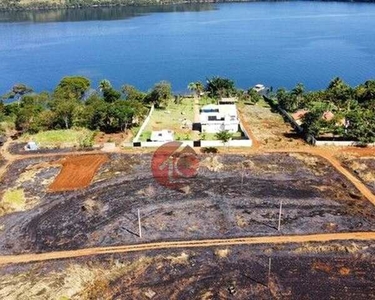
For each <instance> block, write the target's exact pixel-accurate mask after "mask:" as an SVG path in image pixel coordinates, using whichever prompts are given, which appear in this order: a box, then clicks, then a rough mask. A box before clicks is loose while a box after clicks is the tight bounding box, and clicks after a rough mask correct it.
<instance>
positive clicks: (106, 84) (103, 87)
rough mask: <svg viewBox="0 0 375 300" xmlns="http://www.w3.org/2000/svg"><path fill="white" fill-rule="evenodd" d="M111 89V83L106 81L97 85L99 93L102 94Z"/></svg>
mask: <svg viewBox="0 0 375 300" xmlns="http://www.w3.org/2000/svg"><path fill="white" fill-rule="evenodd" d="M111 87H112V84H111V82H110V81H109V80H108V79H103V80H102V81H100V83H99V90H100V91H101V92H103V91H105V90H109V89H110V88H111Z"/></svg>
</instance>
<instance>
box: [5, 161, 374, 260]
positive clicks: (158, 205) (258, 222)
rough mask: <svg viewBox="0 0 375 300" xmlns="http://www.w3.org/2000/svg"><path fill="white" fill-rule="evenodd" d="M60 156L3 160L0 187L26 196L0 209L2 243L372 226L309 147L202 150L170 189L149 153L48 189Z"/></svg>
mask: <svg viewBox="0 0 375 300" xmlns="http://www.w3.org/2000/svg"><path fill="white" fill-rule="evenodd" d="M58 159H60V158H52V157H48V158H35V159H24V160H20V161H17V162H15V163H14V164H13V165H12V166H11V167H10V169H9V170H8V173H7V174H6V176H5V177H4V179H3V181H2V183H1V186H0V189H1V190H3V191H4V190H6V189H13V188H15V186H16V188H17V189H23V191H24V194H25V197H26V202H27V201H29V199H32V202H31V203H32V205H31V204H30V205H29V206H27V207H26V210H24V211H16V212H13V213H10V214H7V215H4V216H2V217H0V228H1V230H0V253H2V254H15V253H23V252H48V251H54V250H63V249H77V248H85V247H92V246H99V245H100V246H104V245H119V244H132V243H140V242H149V241H156V240H157V241H163V240H189V239H207V238H224V237H239V236H264V235H280V234H281V235H289V234H308V233H321V232H347V231H373V230H375V208H374V207H373V206H372V205H371V204H370V203H369V202H368V201H367V200H366V199H364V198H363V197H362V196H361V195H360V194H359V193H358V191H357V190H356V189H355V188H354V187H353V186H352V184H351V183H350V182H349V181H347V180H346V179H345V178H344V177H343V176H342V175H341V174H339V173H338V172H336V170H335V169H334V168H333V167H331V166H330V165H329V164H328V163H327V162H326V161H325V160H323V159H320V158H317V157H313V156H308V155H302V154H290V155H289V154H263V155H260V154H259V155H249V156H241V155H225V156H214V157H213V156H201V157H200V160H201V163H200V168H199V172H198V176H197V177H195V178H191V179H189V180H188V181H187V185H188V187H187V188H185V189H183V190H180V191H177V190H172V189H168V188H165V187H163V186H160V185H159V184H158V183H157V182H156V180H155V179H154V178H153V177H152V173H151V170H150V160H151V156H150V155H148V154H143V155H125V154H111V155H110V160H109V162H107V163H106V164H104V165H102V166H101V168H100V170H99V171H98V173H97V175H96V177H95V178H94V181H93V183H92V184H91V185H90V186H89V187H88V188H86V189H83V190H77V191H71V192H55V193H48V192H47V188H48V186H49V184H51V182H53V180H54V178H56V176H57V174H58V172H59V170H60V167H59V166H58V165H54V164H53V161H57V160H58ZM47 162H48V163H47ZM51 162H52V165H51V164H50V163H51ZM242 178H243V179H242ZM72 180H74V178H72ZM30 201H31V200H30ZM281 201H282V203H283V211H282V226H281V231H278V230H277V224H278V213H279V205H280V202H281ZM137 209H140V211H141V217H142V233H143V237H142V239H140V238H139V237H138V222H137Z"/></svg>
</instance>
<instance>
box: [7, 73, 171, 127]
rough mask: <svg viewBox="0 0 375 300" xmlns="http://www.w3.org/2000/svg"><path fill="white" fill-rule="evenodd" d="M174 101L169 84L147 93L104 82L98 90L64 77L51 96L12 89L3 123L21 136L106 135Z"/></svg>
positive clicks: (84, 80) (79, 79) (22, 87)
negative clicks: (75, 131) (77, 131)
mask: <svg viewBox="0 0 375 300" xmlns="http://www.w3.org/2000/svg"><path fill="white" fill-rule="evenodd" d="M170 97H171V85H170V84H169V83H168V82H160V83H157V84H156V85H155V86H154V87H153V88H152V89H151V90H150V91H149V92H148V93H144V92H141V91H139V90H137V89H136V88H135V87H133V86H130V85H124V86H123V87H122V89H121V91H118V90H116V89H114V88H113V87H112V85H111V83H110V82H109V81H108V80H102V81H101V82H100V86H99V87H98V88H97V89H93V88H92V87H91V84H90V81H89V80H88V79H87V78H84V77H80V76H73V77H64V78H63V79H62V80H61V81H60V83H59V84H58V86H57V87H56V88H55V90H54V91H53V92H52V93H48V92H42V93H34V92H33V90H32V89H31V88H29V87H28V86H26V85H24V84H17V85H15V86H13V88H12V90H11V91H10V92H9V93H7V94H6V95H4V96H3V97H2V98H3V100H4V99H6V101H7V102H8V101H12V102H11V103H9V104H4V103H3V102H4V101H1V102H0V122H2V123H6V124H14V126H15V128H16V129H17V130H18V131H20V132H21V133H26V132H27V133H37V132H39V131H45V130H53V129H70V128H72V127H79V128H88V129H90V130H98V131H103V132H108V133H112V132H120V131H125V130H126V129H127V128H130V127H131V126H134V125H137V124H139V123H140V122H142V120H143V118H144V117H145V115H146V114H147V112H148V110H149V107H150V106H151V104H154V105H155V106H156V107H157V106H159V105H161V103H162V102H163V101H166V100H167V99H169V98H170Z"/></svg>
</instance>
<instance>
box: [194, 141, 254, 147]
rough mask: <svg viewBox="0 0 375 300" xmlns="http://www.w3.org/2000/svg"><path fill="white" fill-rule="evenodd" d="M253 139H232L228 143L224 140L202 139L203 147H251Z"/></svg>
mask: <svg viewBox="0 0 375 300" xmlns="http://www.w3.org/2000/svg"><path fill="white" fill-rule="evenodd" d="M252 145H253V141H252V140H231V141H229V142H227V143H225V144H224V143H223V142H222V141H201V147H251V146H252Z"/></svg>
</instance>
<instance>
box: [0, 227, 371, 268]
mask: <svg viewBox="0 0 375 300" xmlns="http://www.w3.org/2000/svg"><path fill="white" fill-rule="evenodd" d="M347 240H357V241H359V240H375V232H348V233H331V234H313V235H289V236H269V237H266V236H264V237H243V238H232V239H213V240H195V241H176V242H159V243H148V244H137V245H125V246H112V247H97V248H86V249H79V250H70V251H56V252H47V253H39V254H33V253H31V254H21V255H7V256H0V265H4V264H15V263H27V262H37V261H46V260H54V259H66V258H76V257H82V256H90V255H100V254H112V253H128V252H135V251H148V250H162V249H179V248H182V249H185V248H199V247H218V246H226V247H227V246H233V245H256V244H288V243H306V242H332V241H347Z"/></svg>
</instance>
